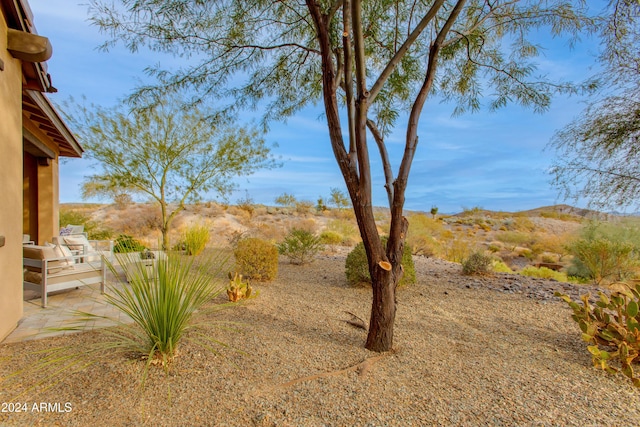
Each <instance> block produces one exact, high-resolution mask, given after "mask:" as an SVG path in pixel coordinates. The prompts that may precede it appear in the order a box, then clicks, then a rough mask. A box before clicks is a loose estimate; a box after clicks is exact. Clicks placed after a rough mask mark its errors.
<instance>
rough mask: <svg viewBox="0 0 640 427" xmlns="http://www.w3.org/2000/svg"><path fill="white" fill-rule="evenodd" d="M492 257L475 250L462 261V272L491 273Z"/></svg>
mask: <svg viewBox="0 0 640 427" xmlns="http://www.w3.org/2000/svg"><path fill="white" fill-rule="evenodd" d="M492 261H493V260H492V259H491V257H490V256H489V255H486V254H484V253H482V252H474V253H472V254H471V255H469V257H468V258H466V259H464V260H463V261H462V274H465V275H482V274H488V273H490V272H491V271H492V270H491V267H492Z"/></svg>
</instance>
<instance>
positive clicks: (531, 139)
mask: <svg viewBox="0 0 640 427" xmlns="http://www.w3.org/2000/svg"><path fill="white" fill-rule="evenodd" d="M78 1H79V0H29V3H30V5H31V9H32V11H33V13H34V21H35V25H36V28H37V30H38V32H39V33H40V34H41V35H43V36H45V37H48V38H49V39H50V41H51V43H52V45H53V57H52V58H51V59H50V60H49V61H48V67H49V72H50V73H51V75H52V79H53V85H54V86H55V87H56V88H57V89H58V93H56V94H50V95H49V98H50V99H52V100H53V101H54V102H58V103H60V102H62V101H63V100H66V99H67V98H69V97H70V96H73V97H74V98H76V99H79V98H81V97H82V96H86V97H87V99H88V100H89V101H90V102H92V103H94V104H99V105H103V106H111V105H113V104H115V103H116V102H117V101H118V99H122V98H124V97H126V96H127V95H128V94H129V93H130V91H131V90H132V89H133V88H134V87H135V86H136V83H138V82H139V81H141V80H143V79H144V78H145V76H144V74H143V69H144V68H145V66H147V65H151V64H155V63H157V62H160V63H161V64H162V65H163V66H164V65H165V64H166V65H169V66H170V65H171V64H172V63H175V62H174V61H175V60H174V59H172V58H171V57H166V56H158V55H157V54H152V53H148V52H145V51H141V52H139V53H137V54H135V55H134V54H131V53H129V52H128V51H127V50H125V49H124V48H122V47H116V48H113V49H111V50H110V51H109V52H106V53H105V52H102V51H98V50H97V46H98V45H99V44H100V43H101V42H103V41H104V40H105V39H104V36H103V35H101V34H100V33H99V32H98V30H97V29H96V28H95V27H92V26H90V25H89V23H88V21H87V10H86V6H81V5H79V4H78ZM548 47H549V49H548V50H547V51H546V52H545V55H544V56H543V57H541V58H539V59H538V60H537V62H538V65H539V70H540V71H541V72H542V73H543V74H547V75H548V76H550V77H554V78H558V79H574V80H576V81H577V80H579V79H584V78H586V77H587V76H588V75H589V73H590V72H591V70H590V67H591V66H592V64H593V54H594V53H595V50H596V47H595V46H594V45H593V44H584V45H579V46H578V47H577V48H576V49H574V50H573V51H570V50H569V49H567V48H566V45H565V44H564V42H559V43H558V42H555V43H553V44H552V45H551V46H548ZM584 101H585V99H584V98H581V97H571V98H567V97H557V98H556V99H554V101H553V104H552V107H551V109H550V110H549V111H548V112H547V113H545V114H542V115H540V114H534V113H533V112H532V111H531V110H526V109H523V108H521V107H518V106H509V107H507V108H503V109H501V110H498V111H497V112H493V113H490V112H488V111H486V110H483V111H482V112H480V113H475V114H465V115H462V116H459V117H455V118H454V117H452V116H451V112H452V110H453V106H452V105H448V104H442V103H438V102H434V101H432V102H430V103H428V104H427V105H426V107H425V109H424V112H423V115H422V119H421V122H420V130H419V136H420V144H419V147H418V151H417V153H416V157H415V159H414V163H413V167H412V170H411V176H410V179H409V187H408V189H407V194H406V208H407V209H411V210H426V211H428V210H429V209H431V207H432V206H437V207H438V208H439V210H440V212H449V213H453V212H459V211H461V210H462V209H463V208H472V207H476V206H479V207H482V208H485V209H491V210H502V211H519V210H525V209H532V208H536V207H540V206H545V205H552V204H556V203H562V202H563V200H561V199H559V198H558V194H557V192H556V191H555V190H554V189H553V188H552V187H551V186H550V184H549V181H550V179H551V177H550V176H549V175H548V174H547V173H546V170H547V169H548V167H549V166H550V164H551V163H552V161H553V156H554V152H553V151H549V150H546V151H545V150H544V148H545V146H546V145H547V143H548V142H549V139H550V138H551V136H552V135H553V133H554V132H555V131H556V130H558V129H559V128H561V127H563V126H564V125H566V124H567V123H568V122H569V121H570V120H571V119H572V118H573V117H575V116H576V115H577V114H578V113H579V112H580V111H581V110H582V108H583V107H584ZM321 113H322V109H321V107H320V106H316V107H309V108H307V109H305V110H304V111H302V112H301V113H299V114H297V115H296V116H294V117H291V118H290V119H289V120H288V121H287V123H286V124H280V123H275V124H273V125H272V127H271V130H270V132H269V134H267V136H266V139H267V141H269V142H274V143H277V144H278V147H277V148H276V149H275V150H274V154H276V155H277V156H280V157H281V160H282V164H283V165H282V167H281V168H278V169H272V170H265V171H258V172H257V173H256V174H254V175H252V176H249V177H243V178H239V179H238V180H237V184H238V190H237V191H236V192H235V194H234V196H232V197H231V201H234V199H236V198H238V197H245V196H246V195H247V194H248V195H249V196H250V197H251V198H252V199H253V200H254V201H255V202H256V203H264V204H271V205H273V204H274V199H275V197H277V196H278V195H280V194H282V193H284V192H287V193H290V194H293V195H295V196H296V197H297V198H298V199H301V200H310V201H312V202H314V203H315V201H316V200H317V198H318V196H325V197H326V196H328V195H329V192H330V189H331V188H333V187H337V188H340V189H344V188H345V187H344V182H343V180H342V176H341V175H340V172H339V170H338V166H337V165H336V162H335V160H334V159H333V155H332V152H331V148H330V145H329V139H328V132H327V128H326V124H325V122H324V120H323V118H322V116H321ZM402 139H403V133H402V131H401V130H398V131H397V132H396V133H393V134H392V135H391V136H390V137H389V138H388V141H389V152H390V156H391V158H392V163H393V164H394V168H395V169H397V164H398V162H399V158H400V156H401V154H402V151H401V150H402V148H403V147H402ZM372 144H373V142H372ZM372 148H373V149H374V150H375V146H372ZM373 154H374V155H377V152H374V153H373ZM94 167H95V164H94V163H92V162H91V161H89V160H85V159H82V160H71V161H68V162H66V163H64V164H63V165H62V166H61V170H60V200H61V202H62V203H66V202H79V201H81V199H80V184H81V182H82V180H83V177H84V176H86V175H89V174H91V173H93V172H92V169H93V168H94ZM373 175H374V194H375V196H374V204H376V205H380V206H383V205H385V204H386V195H385V192H384V189H383V187H382V186H383V184H384V182H383V175H382V168H381V166H380V165H379V163H376V164H374V165H373ZM210 199H212V200H213V199H214V197H213V196H212V197H210Z"/></svg>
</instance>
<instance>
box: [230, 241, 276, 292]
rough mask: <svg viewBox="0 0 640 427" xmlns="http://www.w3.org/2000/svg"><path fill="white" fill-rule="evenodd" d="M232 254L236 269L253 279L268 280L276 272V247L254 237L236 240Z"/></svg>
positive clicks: (273, 276)
mask: <svg viewBox="0 0 640 427" xmlns="http://www.w3.org/2000/svg"><path fill="white" fill-rule="evenodd" d="M233 254H234V256H235V258H236V271H238V272H240V273H241V274H242V275H243V276H244V277H247V278H249V279H252V280H255V281H259V282H260V281H269V280H273V279H275V277H276V275H277V274H278V248H276V246H275V245H273V244H271V243H269V242H267V241H265V240H261V239H258V238H255V237H249V238H247V239H242V240H240V241H239V242H238V244H237V246H236V248H235V250H234V251H233Z"/></svg>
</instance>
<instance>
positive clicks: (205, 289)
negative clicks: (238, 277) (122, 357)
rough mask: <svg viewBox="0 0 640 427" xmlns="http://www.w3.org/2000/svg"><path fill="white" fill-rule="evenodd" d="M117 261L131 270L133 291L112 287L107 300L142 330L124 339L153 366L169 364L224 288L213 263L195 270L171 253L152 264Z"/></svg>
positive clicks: (189, 262) (191, 261)
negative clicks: (202, 312)
mask: <svg viewBox="0 0 640 427" xmlns="http://www.w3.org/2000/svg"><path fill="white" fill-rule="evenodd" d="M118 261H119V262H120V264H121V265H124V266H126V267H125V269H127V277H128V279H129V286H122V287H110V288H109V291H108V293H107V294H106V295H105V298H106V300H107V302H108V303H109V304H111V305H112V306H114V307H116V308H117V309H118V310H120V311H122V312H123V313H124V314H126V315H127V316H129V317H130V318H131V319H133V321H134V323H135V324H136V325H137V326H138V328H133V329H128V330H127V332H126V333H123V334H122V338H123V339H124V340H125V341H126V342H128V343H129V344H130V347H131V350H133V351H137V352H140V353H142V354H145V355H146V356H147V357H148V358H149V360H158V359H159V360H161V361H162V363H163V364H166V363H169V362H170V361H171V360H172V359H173V357H174V356H175V352H176V349H177V346H178V343H179V342H180V340H181V338H182V337H183V335H184V333H185V332H186V331H187V330H188V329H189V328H190V326H191V318H192V316H193V314H194V313H195V312H196V311H197V310H198V309H199V308H200V307H202V306H203V305H204V304H205V303H206V302H208V301H210V300H211V299H212V298H214V297H215V296H217V295H218V294H219V293H220V292H221V291H222V290H223V289H224V287H223V286H222V285H221V284H220V283H219V282H218V281H217V280H216V277H215V275H212V274H211V272H210V271H209V270H208V269H207V268H206V267H208V266H210V265H211V263H210V262H205V263H204V264H202V265H200V266H196V264H195V263H194V258H185V257H180V256H179V255H177V254H172V253H167V254H166V255H165V256H163V257H160V259H157V260H155V261H151V262H150V263H145V262H140V260H136V259H135V258H133V257H132V256H119V257H118ZM111 267H112V268H113V266H111ZM114 273H115V271H114Z"/></svg>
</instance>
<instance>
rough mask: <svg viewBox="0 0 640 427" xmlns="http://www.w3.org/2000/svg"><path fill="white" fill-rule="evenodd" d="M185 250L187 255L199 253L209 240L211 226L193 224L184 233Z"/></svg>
mask: <svg viewBox="0 0 640 427" xmlns="http://www.w3.org/2000/svg"><path fill="white" fill-rule="evenodd" d="M183 241H184V250H185V252H186V254H187V255H199V254H200V253H201V252H202V251H203V250H204V248H205V246H207V243H208V242H209V227H207V226H206V225H193V226H191V227H188V228H187V229H186V230H185V232H184V234H183Z"/></svg>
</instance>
